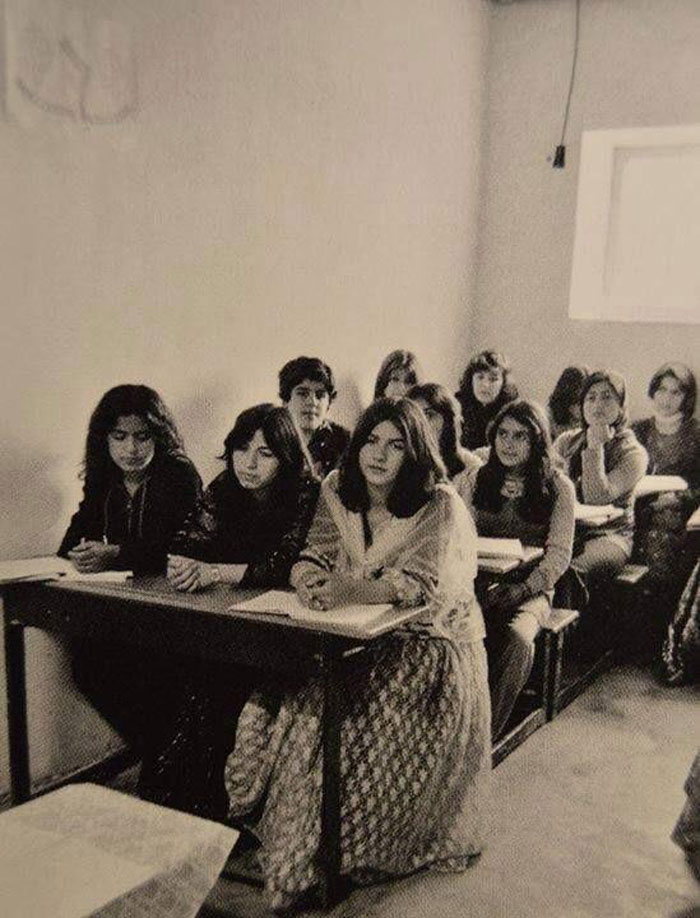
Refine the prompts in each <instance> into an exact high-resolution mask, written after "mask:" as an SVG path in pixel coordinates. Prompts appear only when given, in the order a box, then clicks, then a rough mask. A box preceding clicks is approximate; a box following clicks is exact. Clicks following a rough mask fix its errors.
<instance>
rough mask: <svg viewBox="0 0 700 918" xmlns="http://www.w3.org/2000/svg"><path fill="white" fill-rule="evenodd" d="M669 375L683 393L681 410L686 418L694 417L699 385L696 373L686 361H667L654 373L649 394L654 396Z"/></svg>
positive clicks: (650, 396)
mask: <svg viewBox="0 0 700 918" xmlns="http://www.w3.org/2000/svg"><path fill="white" fill-rule="evenodd" d="M667 376H672V377H673V378H674V379H675V380H676V382H677V383H678V385H679V386H680V389H681V392H682V393H683V401H682V402H681V412H682V413H683V416H684V417H685V418H692V416H693V413H694V412H695V401H696V399H697V393H698V385H697V382H696V380H695V374H694V373H693V371H692V370H691V369H690V367H687V366H686V365H685V364H684V363H665V364H664V365H663V366H662V367H659V369H658V370H657V371H656V373H654V375H653V376H652V377H651V380H650V382H649V390H648V393H647V394H648V395H649V398H654V396H655V395H656V392H657V390H658V388H659V386H660V385H661V381H662V380H663V379H665V378H666V377H667Z"/></svg>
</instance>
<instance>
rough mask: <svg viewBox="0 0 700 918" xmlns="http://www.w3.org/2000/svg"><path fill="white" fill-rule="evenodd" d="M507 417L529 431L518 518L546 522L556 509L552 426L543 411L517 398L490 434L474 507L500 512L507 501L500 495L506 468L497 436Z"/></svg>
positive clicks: (494, 422)
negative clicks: (497, 443)
mask: <svg viewBox="0 0 700 918" xmlns="http://www.w3.org/2000/svg"><path fill="white" fill-rule="evenodd" d="M506 418H513V420H514V421H517V422H518V424H522V425H523V427H525V429H526V430H527V433H528V439H529V442H530V455H529V457H528V460H527V462H526V464H525V470H524V472H525V474H524V481H523V494H522V497H519V498H518V499H517V510H518V513H519V515H520V516H521V517H522V518H523V519H524V520H527V521H528V522H531V523H543V522H546V520H547V519H549V517H550V516H551V514H552V509H553V507H554V498H555V492H554V476H555V472H554V467H553V464H552V444H551V440H550V436H549V424H548V423H547V418H546V417H545V414H544V412H543V411H542V409H541V408H540V407H539V406H538V405H536V404H534V402H528V401H526V400H525V399H516V400H515V401H513V402H510V403H509V404H507V405H504V406H503V408H501V410H500V411H499V412H498V414H497V415H496V417H495V418H494V419H493V421H492V422H491V424H490V425H489V428H488V431H487V438H488V444H489V446H490V451H489V458H488V462H487V463H486V465H483V466H482V467H481V468H480V469H479V470H478V472H477V475H476V487H475V489H474V498H473V500H474V506H475V507H476V508H477V509H479V510H489V511H491V512H493V513H498V511H499V510H500V509H501V508H502V506H503V503H504V501H505V498H504V497H503V495H502V494H501V491H502V489H503V482H504V481H505V478H506V474H507V469H506V467H505V466H504V465H503V464H502V463H501V460H500V459H499V458H498V453H497V450H496V435H497V433H498V428H499V427H500V426H501V423H502V422H503V421H504V420H505V419H506Z"/></svg>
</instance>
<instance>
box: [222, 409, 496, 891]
mask: <svg viewBox="0 0 700 918" xmlns="http://www.w3.org/2000/svg"><path fill="white" fill-rule="evenodd" d="M445 481H446V476H445V471H444V467H443V465H442V462H441V460H440V457H439V455H438V452H437V448H436V446H435V443H434V438H433V437H432V435H431V433H430V430H429V428H428V426H427V423H426V421H425V418H424V417H423V415H422V414H421V412H420V410H419V409H418V408H417V407H416V406H415V405H414V404H413V403H412V402H411V401H409V400H408V399H398V400H392V399H380V400H378V401H376V402H374V403H373V404H372V405H371V406H370V407H369V408H368V409H367V411H365V413H364V414H363V415H362V417H361V418H360V420H359V422H358V425H357V428H356V429H355V432H354V433H353V436H352V439H351V442H350V445H349V447H348V450H347V452H346V454H345V457H344V459H343V462H342V464H341V466H340V469H339V470H336V471H334V472H331V474H330V475H329V476H328V477H327V478H326V479H325V481H324V482H323V485H322V488H321V498H320V500H319V505H318V509H317V512H316V516H315V517H314V522H313V524H312V527H311V530H310V531H309V538H308V542H307V545H306V547H305V549H304V550H303V552H302V554H301V556H300V560H299V562H298V564H296V565H295V566H294V568H293V570H292V577H291V582H292V584H293V585H294V586H295V588H296V590H297V593H298V596H299V598H300V600H301V601H302V603H304V604H305V605H307V606H309V607H311V608H313V609H318V610H330V609H337V610H338V613H337V614H338V615H342V607H343V606H347V605H349V604H352V603H395V604H397V605H404V606H411V605H416V606H424V607H425V608H424V611H423V612H422V613H421V614H420V615H419V617H418V618H417V619H416V620H415V621H413V622H412V623H411V624H410V625H407V626H404V627H403V628H399V629H398V630H396V631H394V632H392V633H391V634H389V635H386V636H385V637H382V638H379V639H377V640H376V641H372V642H371V643H370V644H369V645H368V646H367V647H366V648H364V649H363V651H362V652H361V653H357V654H355V655H354V656H352V657H351V658H350V660H349V661H348V665H347V666H346V667H345V668H344V675H343V679H344V682H343V685H342V686H341V688H340V692H341V697H343V698H344V699H345V700H346V703H345V710H344V713H343V719H342V723H341V728H340V729H341V740H340V743H341V748H340V755H341V788H340V795H341V801H342V827H341V847H342V852H341V855H342V868H343V872H344V873H345V874H346V875H349V876H351V877H352V878H353V879H355V880H357V881H358V882H369V881H370V878H374V879H375V880H376V879H381V878H382V877H388V876H392V875H402V874H406V873H409V872H412V871H415V870H418V869H420V868H425V867H433V868H437V869H443V870H444V869H449V870H462V869H464V868H465V867H467V866H468V865H469V863H470V862H471V861H472V860H473V859H474V856H475V855H476V854H477V853H478V851H479V850H480V847H481V816H482V812H481V811H482V801H483V784H484V781H485V779H486V778H487V776H488V772H489V769H490V731H489V720H490V712H489V700H488V686H487V675H486V662H485V654H484V648H483V640H482V639H483V621H482V618H481V612H480V610H479V607H478V604H477V603H476V601H475V599H474V593H473V579H474V575H475V571H476V545H475V542H476V539H475V533H474V527H473V523H472V521H471V519H470V517H469V514H468V512H467V510H466V508H465V506H464V503H463V502H462V501H461V500H460V498H459V497H458V496H457V494H456V493H455V492H454V490H453V489H452V488H450V487H447V486H446V485H445ZM322 705H323V692H322V681H321V678H320V676H318V675H314V676H312V677H311V678H309V679H308V680H307V681H306V682H305V683H304V684H303V685H302V686H301V687H300V688H299V689H298V690H297V691H294V692H287V693H286V694H285V695H284V696H283V697H282V699H281V702H280V701H279V699H277V700H275V699H274V698H273V697H270V696H268V695H265V694H258V695H254V696H252V697H251V699H250V701H249V702H248V704H247V705H246V706H245V708H244V709H243V712H242V714H241V717H240V720H239V723H238V731H237V734H236V743H235V747H234V750H233V753H232V754H231V756H230V757H229V760H228V763H227V767H226V787H227V790H228V794H229V798H230V816H231V817H235V818H236V819H243V820H246V822H247V824H249V825H254V828H255V832H256V834H257V835H258V836H259V838H260V839H261V841H262V850H261V856H260V861H261V864H262V865H263V873H264V879H265V885H266V890H267V894H268V897H269V900H270V905H271V906H272V907H273V908H275V909H282V908H286V907H288V906H291V905H293V904H294V903H295V902H297V901H298V900H299V899H300V897H302V896H303V895H304V894H305V893H307V892H309V891H310V890H312V889H313V888H314V887H315V886H316V885H317V884H318V883H319V880H320V876H319V872H318V862H317V852H318V846H319V840H320V839H319V833H320V825H321V820H320V816H319V813H320V806H321V786H322V775H321V756H320V755H319V754H318V749H319V747H320V743H321V719H322V717H321V710H322Z"/></svg>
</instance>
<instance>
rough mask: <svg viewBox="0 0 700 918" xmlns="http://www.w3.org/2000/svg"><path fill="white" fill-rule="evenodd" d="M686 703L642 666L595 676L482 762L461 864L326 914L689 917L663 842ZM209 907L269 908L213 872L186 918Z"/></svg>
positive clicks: (360, 896)
mask: <svg viewBox="0 0 700 918" xmlns="http://www.w3.org/2000/svg"><path fill="white" fill-rule="evenodd" d="M699 701H700V691H698V689H697V688H692V687H684V688H675V689H669V688H665V687H662V686H660V685H658V684H657V683H656V682H655V681H654V679H653V677H652V676H651V675H650V674H649V673H648V672H646V671H642V670H639V669H636V668H632V667H629V668H624V669H615V670H613V671H612V672H609V673H608V674H606V675H605V676H603V677H602V678H601V679H599V680H598V682H597V683H596V684H595V685H593V686H592V687H591V688H590V689H588V691H587V692H586V693H585V694H584V695H583V696H582V697H580V698H579V699H577V700H576V701H575V702H574V703H573V704H572V705H571V706H570V707H569V708H568V709H567V710H566V711H564V712H563V713H562V714H560V715H559V717H558V718H557V719H556V720H554V721H553V722H552V723H550V724H548V725H547V726H545V727H543V728H542V729H541V730H539V731H538V732H537V733H535V734H534V735H533V736H532V737H530V738H529V739H528V740H527V742H526V743H525V744H524V745H523V746H521V747H520V748H519V749H517V750H516V751H515V752H514V753H513V754H512V755H511V756H510V757H509V758H508V759H506V761H505V762H503V763H502V764H501V765H500V766H499V767H498V768H497V769H496V771H495V772H494V774H493V817H492V828H491V833H490V841H489V845H488V848H487V849H486V850H485V851H484V854H483V856H482V858H481V861H480V862H479V863H478V864H477V865H476V866H475V867H473V868H472V869H471V870H469V871H467V872H466V873H464V874H461V875H455V874H434V875H432V874H422V875H417V876H414V877H411V878H410V879H407V880H401V881H397V882H394V883H388V884H386V885H383V886H377V887H373V888H369V889H362V890H356V891H355V892H353V893H352V895H351V896H350V897H349V898H348V899H346V900H345V901H344V902H343V903H341V904H340V905H339V906H337V907H336V908H335V909H334V910H333V911H331V912H330V913H328V915H329V918H365V916H367V918H370V916H371V918H374V916H381V918H424V916H425V918H427V916H431V918H432V916H436V918H465V916H475V918H477V916H478V918H506V916H507V918H700V886H698V884H697V883H696V881H695V880H694V878H693V876H692V874H691V872H690V870H689V869H688V868H687V866H686V864H685V861H684V858H683V854H682V852H681V851H680V850H679V849H677V848H676V846H675V845H673V844H672V842H671V841H670V839H669V834H670V832H671V829H672V828H673V825H674V822H675V819H676V817H677V815H678V813H679V812H680V809H681V806H682V804H683V801H684V799H685V797H684V793H683V781H684V779H685V776H686V774H687V772H688V769H689V768H690V763H691V761H692V759H693V757H694V755H695V752H696V751H697V748H698V745H700V704H699V703H698V702H699ZM307 914H308V913H307ZM223 915H227V916H231V918H234V916H235V918H259V916H263V915H269V912H268V911H267V909H266V908H265V904H264V900H263V896H262V892H261V890H259V889H256V888H254V887H250V886H245V885H244V884H241V883H238V882H234V881H231V880H229V879H227V878H225V877H222V878H221V879H220V880H219V882H218V883H217V885H216V886H215V888H214V890H213V891H212V893H211V894H210V896H209V898H208V900H207V903H206V904H205V906H204V908H203V909H202V910H201V912H200V918H219V916H223Z"/></svg>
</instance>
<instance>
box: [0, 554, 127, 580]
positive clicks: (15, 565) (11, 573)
mask: <svg viewBox="0 0 700 918" xmlns="http://www.w3.org/2000/svg"><path fill="white" fill-rule="evenodd" d="M131 576H133V575H132V573H131V571H100V572H99V573H97V574H81V573H79V572H78V571H76V569H75V568H74V567H73V565H72V564H71V562H70V561H69V560H68V559H67V558H59V557H58V556H57V555H48V556H47V557H45V558H20V559H18V560H16V561H0V585H2V584H3V583H24V582H26V581H31V580H70V581H76V580H78V581H85V582H88V583H121V582H123V581H124V580H127V579H128V578H129V577H131Z"/></svg>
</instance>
